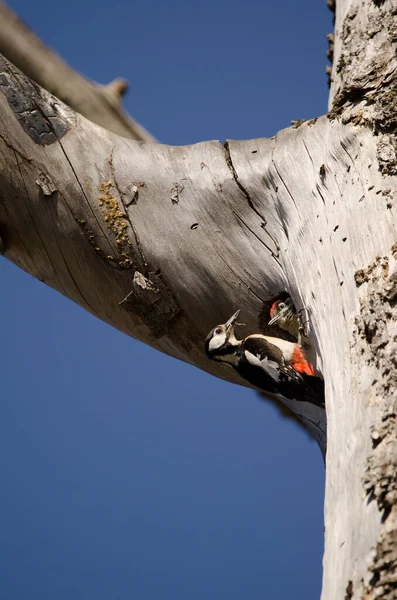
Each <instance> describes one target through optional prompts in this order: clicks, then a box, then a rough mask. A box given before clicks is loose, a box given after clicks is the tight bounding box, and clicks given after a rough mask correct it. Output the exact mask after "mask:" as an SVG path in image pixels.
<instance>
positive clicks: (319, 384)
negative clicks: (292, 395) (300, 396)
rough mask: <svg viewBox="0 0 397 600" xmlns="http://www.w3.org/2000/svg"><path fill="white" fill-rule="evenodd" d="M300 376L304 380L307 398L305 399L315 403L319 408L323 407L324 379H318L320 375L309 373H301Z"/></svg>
mask: <svg viewBox="0 0 397 600" xmlns="http://www.w3.org/2000/svg"><path fill="white" fill-rule="evenodd" d="M302 377H303V380H304V382H305V399H306V398H307V400H306V401H307V402H311V404H315V405H316V406H320V407H321V408H324V407H325V390H324V380H323V379H320V377H313V376H310V375H305V374H303V373H302Z"/></svg>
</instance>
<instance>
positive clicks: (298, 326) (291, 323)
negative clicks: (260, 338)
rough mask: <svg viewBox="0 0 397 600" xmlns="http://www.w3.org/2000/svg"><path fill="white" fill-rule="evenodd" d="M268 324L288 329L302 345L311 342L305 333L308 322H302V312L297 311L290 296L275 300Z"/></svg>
mask: <svg viewBox="0 0 397 600" xmlns="http://www.w3.org/2000/svg"><path fill="white" fill-rule="evenodd" d="M268 325H278V326H279V327H280V329H284V331H288V333H290V334H291V335H292V336H293V337H294V338H295V339H296V340H297V341H298V344H300V345H302V344H303V345H306V344H310V341H309V338H308V337H307V335H305V334H306V331H305V325H306V323H302V319H301V312H299V314H298V313H297V312H296V308H295V306H294V303H293V302H292V298H291V297H290V296H288V297H287V298H285V299H284V300H283V299H279V300H276V301H275V302H273V304H272V306H271V308H270V321H269V323H268Z"/></svg>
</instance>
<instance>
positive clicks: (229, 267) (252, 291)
mask: <svg viewBox="0 0 397 600" xmlns="http://www.w3.org/2000/svg"><path fill="white" fill-rule="evenodd" d="M214 250H215V252H216V254H217V255H218V256H219V258H220V259H221V261H222V262H223V264H225V265H226V266H227V268H228V269H230V271H231V272H232V273H233V275H234V276H235V278H236V279H237V281H240V282H241V283H242V284H243V285H245V287H246V288H247V289H248V290H249V291H250V292H251V294H253V296H255V298H257V299H258V300H259V301H260V302H262V303H264V302H265V301H264V300H263V298H261V297H260V296H258V295H257V294H255V292H254V290H253V289H252V288H251V287H250V286H249V285H248V284H247V283H246V282H245V281H243V280H242V279H241V278H240V277H239V276H238V275H237V274H236V273H235V271H234V270H233V269H232V267H231V266H230V265H229V264H228V263H227V262H226V261H225V259H224V258H223V256H222V254H220V253H219V252H218V251H217V250H216V248H214Z"/></svg>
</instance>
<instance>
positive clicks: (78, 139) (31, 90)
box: [0, 0, 397, 600]
mask: <svg viewBox="0 0 397 600" xmlns="http://www.w3.org/2000/svg"><path fill="white" fill-rule="evenodd" d="M393 11H394V14H393ZM395 18H396V10H395V9H393V7H392V2H391V0H389V1H388V0H386V1H382V0H378V1H377V2H375V1H372V0H360V1H359V0H350V1H348V0H338V4H337V13H336V30H335V49H334V56H335V62H334V66H333V70H332V83H331V105H330V113H329V114H328V115H326V116H323V117H320V118H318V119H314V120H313V121H309V122H305V123H297V124H295V125H294V126H293V127H292V128H290V129H287V130H284V131H281V132H280V133H278V134H277V136H275V137H274V138H271V139H257V140H249V141H244V142H227V143H226V144H224V145H222V144H221V143H219V142H205V143H200V144H196V145H194V146H187V147H168V146H163V145H157V144H152V143H148V144H142V143H137V142H134V141H131V140H127V139H122V138H119V137H117V136H116V135H114V134H112V133H110V132H107V131H105V130H103V129H101V128H99V127H97V126H96V125H94V124H92V123H90V122H88V121H86V120H85V119H84V118H83V117H81V116H79V115H77V114H76V113H74V112H73V111H72V110H70V109H69V108H67V107H66V106H65V105H63V104H62V103H61V102H60V101H58V100H57V99H55V98H54V97H52V96H50V95H49V94H48V93H47V92H45V91H44V90H42V89H40V88H39V87H38V86H37V85H34V84H32V83H31V82H29V81H28V80H27V78H26V77H25V76H23V75H21V74H20V73H18V72H17V71H16V69H15V68H14V67H11V66H10V65H9V64H7V63H6V61H3V62H2V63H1V64H0V90H1V91H2V94H0V174H1V175H0V177H1V179H0V194H1V201H0V233H1V236H2V239H3V244H4V250H5V255H6V256H7V258H9V259H10V260H12V261H13V262H15V263H16V264H18V265H19V266H21V267H22V268H23V269H25V270H26V271H28V272H30V273H31V274H32V275H34V276H35V277H38V278H39V279H41V280H42V281H44V282H45V283H47V284H48V285H51V286H52V287H54V288H56V289H57V290H59V291H60V292H61V293H63V294H64V295H66V296H68V297H69V298H71V299H73V300H74V301H75V302H77V303H79V304H80V305H81V306H83V307H84V308H86V309H87V310H89V311H90V312H92V313H93V314H95V315H97V316H98V317H99V318H101V319H103V320H105V321H106V322H108V323H110V324H111V325H113V326H115V327H117V328H118V329H120V330H122V331H124V332H125V333H127V334H129V335H133V336H134V337H136V338H138V339H140V340H141V341H144V342H146V343H148V344H150V345H151V346H153V347H155V348H158V349H159V350H161V351H163V352H166V353H168V354H171V355H172V356H175V357H177V358H180V359H182V360H185V361H187V362H190V363H191V364H194V365H196V366H198V367H199V368H202V369H205V370H206V371H209V372H212V373H213V374H215V375H218V376H220V377H223V378H226V379H229V380H233V381H238V382H239V383H243V382H242V381H241V380H238V379H237V375H234V374H233V372H231V371H229V370H228V369H227V368H226V367H221V366H220V365H216V364H215V363H212V362H210V361H208V360H207V359H206V357H205V355H204V353H203V340H204V338H205V336H206V334H207V333H208V331H209V330H210V329H211V328H212V327H213V326H214V325H215V324H217V323H219V322H223V321H225V320H226V319H227V318H228V317H230V315H231V314H232V313H233V312H234V311H235V310H236V309H237V308H241V309H242V313H243V314H242V316H243V319H244V322H245V323H246V324H247V329H246V332H247V333H248V332H253V331H259V330H260V331H265V332H268V333H269V332H270V330H269V329H267V326H266V322H267V320H268V314H269V306H270V303H271V301H272V300H273V298H274V297H275V296H277V295H278V294H279V293H280V292H282V291H287V292H288V293H289V294H290V295H291V296H292V298H293V300H294V302H295V305H296V306H297V307H298V308H300V307H302V306H305V307H306V308H307V309H308V311H309V314H310V323H311V332H310V335H311V339H312V342H313V344H314V347H315V350H316V359H317V367H318V369H319V370H320V371H321V372H322V373H323V374H324V378H325V381H326V405H327V415H328V423H329V426H328V451H327V482H326V505H325V522H326V541H325V557H324V586H323V596H322V598H323V600H339V599H341V600H343V599H345V598H348V599H359V598H360V599H364V598H366V599H372V598H380V597H381V598H385V599H387V600H392V599H394V598H396V597H397V569H396V567H397V549H396V541H397V523H396V510H397V509H396V499H397V498H396V494H397V476H396V473H397V464H396V462H397V440H396V422H395V421H396V413H397V401H396V382H395V380H396V379H397V372H396V364H395V363H396V361H395V359H394V355H395V354H396V342H397V329H396V327H395V325H394V323H395V321H396V318H397V304H396V299H397V269H396V265H397V245H396V242H397V239H396V218H397V213H396V207H395V199H396V193H397V184H396V178H395V175H396V172H397V159H396V138H395V126H396V114H397V113H396V108H397V107H396V103H397V96H396V93H395V92H396V87H397V84H396V81H397V78H396V73H397V60H396V56H395V50H393V44H394V43H395V40H396V36H395V29H393V27H395ZM279 333H280V335H282V333H281V332H279ZM286 405H288V406H289V407H290V408H291V410H293V411H294V412H295V413H296V414H297V415H298V416H299V417H300V418H301V419H302V420H303V421H304V422H305V424H306V426H307V427H308V429H309V430H310V431H311V432H312V434H314V435H315V436H316V438H317V440H318V442H319V444H320V447H322V448H323V450H324V448H325V415H324V411H322V410H321V409H319V408H317V407H314V406H306V405H304V403H296V402H292V401H291V402H288V401H286Z"/></svg>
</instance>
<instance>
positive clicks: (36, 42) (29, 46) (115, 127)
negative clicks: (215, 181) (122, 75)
mask: <svg viewBox="0 0 397 600" xmlns="http://www.w3.org/2000/svg"><path fill="white" fill-rule="evenodd" d="M0 53H1V54H3V55H4V56H5V57H7V58H8V60H10V61H11V62H12V63H13V64H14V65H16V66H17V67H18V68H19V69H21V71H23V73H25V75H27V76H28V77H30V78H31V79H33V81H36V83H38V84H39V85H41V86H42V87H43V88H45V89H46V90H48V91H49V92H50V93H51V94H54V96H57V98H59V99H60V100H62V101H63V102H65V104H67V105H68V106H70V107H71V108H73V109H74V110H75V111H77V112H78V113H80V114H82V115H83V116H85V117H86V118H87V119H90V121H93V122H94V123H97V124H98V125H101V126H102V127H105V129H108V130H109V131H112V132H113V133H117V134H118V135H121V136H123V137H128V138H132V139H134V140H141V141H146V142H148V141H149V142H150V141H155V140H154V138H153V137H152V136H151V135H150V133H149V132H148V131H146V129H144V128H143V127H142V126H141V125H139V123H137V122H136V121H134V120H133V119H132V118H131V117H129V116H128V115H127V114H126V113H125V112H124V111H123V110H122V108H121V96H122V95H123V94H124V92H125V91H126V89H127V83H126V82H125V81H123V80H121V79H116V80H114V81H112V82H111V83H109V84H108V85H107V86H103V85H98V84H96V83H92V82H91V81H88V80H87V79H85V78H84V77H83V76H82V75H80V74H79V73H77V72H76V71H74V70H73V69H71V68H70V67H69V66H68V65H67V64H66V63H65V62H64V61H63V60H62V59H61V58H60V57H59V56H58V55H57V54H55V52H53V51H51V50H50V49H49V48H47V46H45V44H43V42H42V41H41V40H40V39H39V38H38V37H37V36H36V35H35V34H34V33H33V32H32V31H31V30H30V29H29V28H28V27H27V26H26V25H25V24H24V23H23V22H22V21H21V20H20V19H19V17H18V16H17V15H15V14H14V13H13V12H12V11H11V9H10V8H9V7H8V6H7V5H6V4H4V3H3V2H0Z"/></svg>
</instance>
